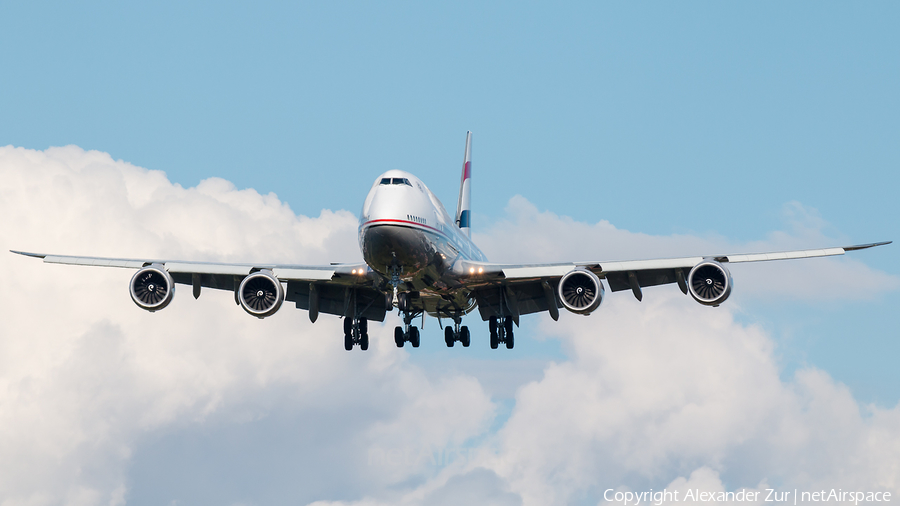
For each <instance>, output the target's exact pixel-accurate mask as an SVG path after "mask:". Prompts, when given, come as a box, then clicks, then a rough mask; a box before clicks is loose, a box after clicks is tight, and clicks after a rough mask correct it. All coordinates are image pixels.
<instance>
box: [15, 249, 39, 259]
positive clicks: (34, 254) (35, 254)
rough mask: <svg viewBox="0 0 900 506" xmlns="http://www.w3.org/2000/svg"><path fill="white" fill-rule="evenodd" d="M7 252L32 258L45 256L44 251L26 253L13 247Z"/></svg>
mask: <svg viewBox="0 0 900 506" xmlns="http://www.w3.org/2000/svg"><path fill="white" fill-rule="evenodd" d="M9 252H10V253H15V254H16V255H25V256H27V257H34V258H44V257H46V256H47V255H46V254H44V253H28V252H27V251H16V250H14V249H11V250H9Z"/></svg>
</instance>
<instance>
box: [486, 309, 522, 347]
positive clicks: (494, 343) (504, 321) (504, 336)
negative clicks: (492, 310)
mask: <svg viewBox="0 0 900 506" xmlns="http://www.w3.org/2000/svg"><path fill="white" fill-rule="evenodd" d="M488 325H489V326H490V330H491V349H494V350H496V349H497V348H499V347H500V343H506V349H508V350H511V349H512V348H513V346H514V345H515V338H514V336H513V320H512V318H510V317H509V316H505V317H503V318H497V317H496V316H491V319H490V321H489V322H488Z"/></svg>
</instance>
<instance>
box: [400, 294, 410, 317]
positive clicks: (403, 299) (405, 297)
mask: <svg viewBox="0 0 900 506" xmlns="http://www.w3.org/2000/svg"><path fill="white" fill-rule="evenodd" d="M397 309H399V310H400V311H401V312H403V313H405V312H406V311H408V310H409V293H407V292H403V293H398V294H397Z"/></svg>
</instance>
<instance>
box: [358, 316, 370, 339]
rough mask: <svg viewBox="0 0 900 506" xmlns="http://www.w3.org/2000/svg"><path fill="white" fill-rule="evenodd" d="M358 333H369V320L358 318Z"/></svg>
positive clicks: (364, 334)
mask: <svg viewBox="0 0 900 506" xmlns="http://www.w3.org/2000/svg"><path fill="white" fill-rule="evenodd" d="M359 333H360V335H363V336H367V335H369V320H368V319H367V318H360V319H359Z"/></svg>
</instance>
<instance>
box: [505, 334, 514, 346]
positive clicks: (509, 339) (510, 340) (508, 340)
mask: <svg viewBox="0 0 900 506" xmlns="http://www.w3.org/2000/svg"><path fill="white" fill-rule="evenodd" d="M513 345H515V339H513V335H512V334H506V349H507V350H511V349H513Z"/></svg>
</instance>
